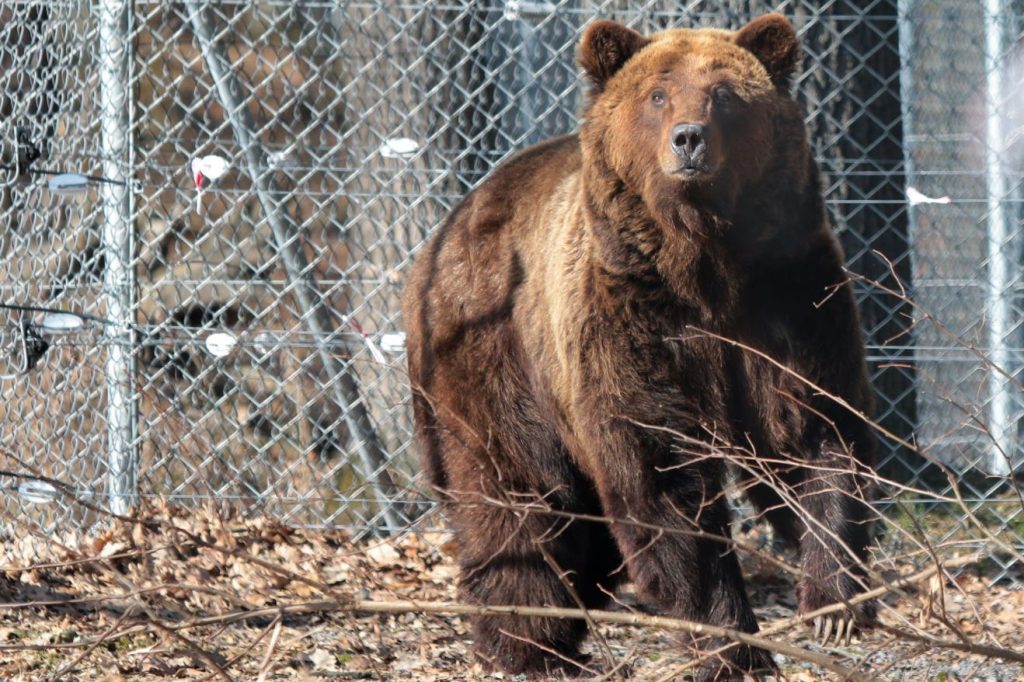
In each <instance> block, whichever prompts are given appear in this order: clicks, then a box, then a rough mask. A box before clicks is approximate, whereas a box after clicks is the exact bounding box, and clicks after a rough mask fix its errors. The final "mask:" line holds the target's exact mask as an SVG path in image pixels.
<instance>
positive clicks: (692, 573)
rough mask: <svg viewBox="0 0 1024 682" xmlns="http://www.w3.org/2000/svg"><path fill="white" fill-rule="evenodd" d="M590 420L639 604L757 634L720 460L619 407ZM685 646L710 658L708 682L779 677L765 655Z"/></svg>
mask: <svg viewBox="0 0 1024 682" xmlns="http://www.w3.org/2000/svg"><path fill="white" fill-rule="evenodd" d="M637 404H639V405H642V404H643V402H640V403H637ZM591 414H592V418H590V417H588V419H587V421H589V422H590V423H591V424H592V425H593V426H594V429H593V431H592V432H591V434H590V437H589V438H587V439H586V440H587V442H586V447H587V448H588V449H589V452H590V461H591V464H592V466H591V469H592V472H591V475H592V476H593V478H594V480H595V482H596V484H597V488H598V493H599V496H600V500H601V504H602V507H603V511H604V513H605V515H606V516H608V517H609V519H611V521H610V525H611V530H612V535H613V536H614V538H615V540H616V542H617V544H618V546H619V549H620V551H621V554H622V556H623V557H625V563H626V567H627V569H628V572H629V576H630V578H631V579H632V580H633V582H634V584H635V585H636V589H637V592H638V595H639V596H640V597H641V599H643V600H644V601H646V602H648V603H650V604H652V605H653V606H655V607H657V608H659V609H661V610H662V611H663V612H665V613H667V614H669V615H672V616H675V617H679V618H684V619H688V620H694V621H698V622H703V623H709V624H713V625H719V626H722V627H727V628H731V629H734V630H739V631H741V632H756V631H757V629H758V628H757V621H756V619H755V617H754V613H753V611H752V610H751V608H750V604H749V602H748V600H747V595H746V591H745V589H744V586H743V579H742V575H741V573H740V567H739V562H738V561H737V558H736V554H735V552H734V549H733V547H732V546H731V542H730V540H731V538H730V530H729V511H728V507H727V505H726V500H725V497H724V495H723V491H722V477H723V475H724V462H723V461H722V460H721V458H720V457H719V456H717V455H716V453H714V452H713V451H712V448H710V447H706V446H703V445H701V444H699V443H698V445H697V446H696V448H695V446H694V441H693V440H690V439H686V442H684V441H683V440H682V439H679V440H677V439H676V438H675V437H674V436H673V430H672V429H671V428H665V427H654V428H651V427H646V426H643V425H642V424H643V423H644V420H642V419H640V418H639V417H638V418H636V419H633V418H630V417H628V416H625V415H623V405H622V404H621V403H620V404H619V405H617V406H608V407H602V408H598V409H597V410H596V411H595V412H593V413H591ZM648 416H650V415H648ZM689 431H690V432H691V434H687V435H692V432H693V431H694V429H692V428H691V429H689ZM680 433H682V432H680ZM695 450H696V451H695ZM684 643H685V644H686V645H688V646H693V647H694V648H695V649H696V650H697V653H699V655H701V656H703V657H706V660H705V661H704V662H703V663H702V664H701V667H700V669H699V672H698V676H697V679H698V680H700V681H701V682H707V681H711V680H729V679H739V678H741V677H742V676H743V675H744V674H758V673H761V674H764V673H769V672H772V671H774V670H775V665H774V663H773V661H772V659H771V656H770V655H769V654H768V652H766V651H764V650H762V649H757V648H754V647H750V646H745V645H741V646H735V645H733V646H730V645H732V644H733V642H732V641H731V640H728V639H718V638H694V637H686V638H684ZM719 650H721V651H719Z"/></svg>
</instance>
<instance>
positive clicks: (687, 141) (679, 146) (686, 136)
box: [672, 123, 707, 165]
mask: <svg viewBox="0 0 1024 682" xmlns="http://www.w3.org/2000/svg"><path fill="white" fill-rule="evenodd" d="M706 149H707V129H706V128H705V127H704V126H702V125H700V124H697V123H680V124H679V125H677V126H675V127H674V128H672V151H674V152H675V153H676V156H678V157H679V158H680V159H682V160H683V161H684V162H686V161H688V162H689V164H690V165H693V164H695V163H697V161H698V160H699V159H700V157H701V156H703V154H704V151H705V150H706Z"/></svg>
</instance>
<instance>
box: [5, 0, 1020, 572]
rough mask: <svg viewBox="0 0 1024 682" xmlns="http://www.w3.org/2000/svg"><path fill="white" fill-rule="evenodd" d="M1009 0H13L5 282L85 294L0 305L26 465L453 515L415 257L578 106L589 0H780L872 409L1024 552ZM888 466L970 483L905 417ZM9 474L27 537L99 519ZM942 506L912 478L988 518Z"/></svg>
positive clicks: (184, 499)
mask: <svg viewBox="0 0 1024 682" xmlns="http://www.w3.org/2000/svg"><path fill="white" fill-rule="evenodd" d="M1018 5H1019V3H1018V2H1017V1H1016V0H1012V1H1011V0H984V1H981V0H979V2H967V3H965V2H961V1H960V0H899V1H898V2H897V0H878V1H876V2H854V1H853V0H836V1H832V2H816V1H811V0H806V1H805V0H787V1H784V2H775V3H771V2H764V1H762V0H704V1H689V2H682V1H671V2H670V1H668V0H648V1H646V2H643V1H631V2H626V1H624V0H559V1H554V0H553V1H550V2H531V1H527V0H506V1H504V2H500V1H498V0H487V1H481V2H474V1H472V0H447V1H431V0H418V1H414V0H390V1H383V2H380V1H378V2H358V1H349V2H333V1H332V2H326V1H323V2H318V1H314V0H301V1H298V2H292V1H288V2H285V1H263V2H259V1H250V0H245V1H242V0H238V1H234V0H222V1H219V2H201V1H200V0H191V1H185V2H178V1H173V2H172V1H170V0H163V1H159V2H156V1H146V0H136V1H133V2H127V1H122V0H103V1H99V0H91V1H88V2H87V1H85V0H80V1H75V0H62V1H59V2H37V1H18V0H4V1H2V2H0V81H2V83H3V91H2V94H0V124H2V128H0V163H2V164H3V166H2V169H0V217H2V220H3V228H2V231H0V289H2V291H3V301H4V302H5V303H8V304H19V305H23V306H29V307H38V308H48V309H53V310H66V311H73V312H75V313H79V314H81V315H80V316H78V317H69V316H66V315H60V314H55V313H53V312H46V311H26V310H6V311H3V312H2V313H0V320H2V323H3V324H2V327H0V349H2V356H0V362H2V364H3V367H0V372H2V376H0V390H2V392H3V400H2V403H0V411H2V414H0V447H2V448H3V451H4V457H5V459H7V460H9V461H8V463H7V464H5V465H4V466H3V467H2V468H4V469H5V470H8V474H9V473H16V472H23V473H24V472H35V473H38V474H43V475H45V476H50V477H53V478H55V479H59V480H60V481H63V482H65V483H66V484H68V485H69V486H70V487H71V488H72V489H73V490H74V492H75V493H76V495H78V496H79V497H81V498H84V499H88V500H91V501H93V502H95V503H96V504H98V505H100V506H107V507H110V508H112V509H115V510H116V509H124V508H126V506H127V505H130V504H133V503H135V502H137V501H139V500H141V499H146V498H150V497H154V498H161V499H167V500H171V501H173V502H175V503H177V504H183V505H190V506H199V505H205V504H209V503H211V502H215V503H217V504H221V505H231V506H234V507H237V508H238V509H239V510H243V511H245V512H246V513H254V514H255V513H260V514H270V515H273V516H276V517H278V518H280V519H281V520H283V521H285V522H287V523H291V524H299V525H307V526H314V527H327V526H333V527H346V528H351V529H353V530H356V531H379V530H388V529H391V530H394V529H399V528H404V527H406V526H408V525H409V524H413V523H419V524H420V526H421V527H422V526H423V525H424V524H431V523H438V522H439V519H437V518H436V517H433V516H431V515H430V514H429V512H430V510H431V509H432V507H431V505H430V502H429V496H428V495H426V494H425V490H424V487H423V485H422V484H421V482H420V480H419V475H418V467H417V465H416V458H415V453H414V444H413V442H412V439H411V418H410V413H409V410H408V405H407V397H408V393H409V390H408V386H407V382H406V380H405V374H404V364H405V363H404V345H403V344H404V336H403V334H402V324H401V320H400V318H399V306H398V296H399V293H400V291H401V288H402V284H403V277H404V271H405V268H406V266H407V265H408V264H409V263H410V262H411V259H412V258H413V257H414V255H415V253H416V250H417V248H418V247H419V246H420V245H421V244H422V243H423V242H424V240H425V239H426V238H427V236H428V235H429V234H430V233H431V231H432V230H433V229H435V228H436V227H437V226H438V225H439V223H440V221H442V220H443V219H444V217H445V215H446V214H447V212H448V211H449V210H450V209H451V208H452V207H453V206H454V204H455V203H456V202H457V201H458V199H459V198H460V197H461V196H463V195H464V194H465V193H466V192H467V191H468V190H469V189H471V188H472V187H474V186H475V185H476V184H477V183H478V182H479V181H480V180H481V179H482V178H483V177H484V176H485V175H486V174H487V173H488V171H489V170H490V169H492V168H493V167H494V166H495V165H496V164H498V163H500V162H501V161H502V160H503V159H504V158H506V157H507V156H508V155H509V154H510V153H512V152H513V151H514V150H516V149H520V148H522V147H524V146H526V145H529V144H531V143H534V142H537V141H539V140H541V139H544V138H547V137H550V136H552V135H556V134H560V133H563V132H567V131H571V130H573V129H574V127H575V125H576V122H577V117H578V113H579V109H580V100H581V92H582V87H583V86H582V83H581V79H580V76H579V72H578V69H577V67H576V66H575V64H574V49H575V45H576V43H577V42H578V40H579V37H580V34H581V31H582V28H583V26H584V25H585V24H586V23H587V22H588V21H590V20H591V19H593V18H595V17H607V18H613V19H617V20H620V21H623V22H625V23H627V24H629V25H631V26H633V27H635V28H637V29H639V30H641V31H644V32H650V31H655V30H658V29H662V28H666V27H670V26H726V27H737V26H739V25H741V24H742V23H743V22H745V21H747V20H749V19H750V18H752V17H753V16H756V15H757V14H760V13H762V12H764V11H768V10H776V11H781V12H783V13H785V14H786V15H787V16H789V17H790V18H791V19H792V20H793V21H794V23H795V25H796V26H797V27H798V29H799V32H800V35H801V38H802V41H803V45H804V50H805V58H804V62H803V69H802V71H801V73H800V75H799V77H798V79H797V83H796V92H797V95H798V97H799V98H800V99H801V101H802V102H803V103H804V104H805V106H806V111H807V121H808V124H809V128H810V132H811V136H812V142H813V144H814V148H815V150H816V152H817V156H818V157H819V161H820V163H821V166H822V170H823V172H824V174H825V178H826V182H825V187H826V193H827V199H828V207H829V210H830V212H831V217H832V219H833V221H834V224H835V225H836V228H837V229H838V230H839V233H840V235H841V238H842V240H843V245H844V247H845V250H846V254H847V257H848V260H849V266H850V269H851V271H852V272H853V273H854V275H855V276H856V277H858V278H863V279H858V280H857V282H856V291H857V296H858V301H859V302H860V305H861V310H862V314H863V322H864V328H865V334H866V338H867V339H868V344H869V348H868V351H869V361H870V364H871V369H872V378H873V381H874V385H875V387H876V389H877V394H878V403H879V411H878V415H877V416H878V419H879V421H880V423H881V424H882V425H883V426H884V427H885V428H886V429H887V430H888V431H890V432H891V433H892V434H894V435H895V436H897V437H898V438H901V439H905V440H907V441H911V442H914V443H916V444H917V446H918V448H919V449H921V450H923V451H924V452H926V453H928V454H929V455H931V456H932V457H934V458H936V459H937V460H939V461H941V462H943V463H945V464H947V465H949V466H950V467H952V469H953V471H955V472H956V473H957V474H958V475H959V476H960V478H959V481H958V482H959V484H960V486H961V488H960V492H961V494H962V495H963V497H964V499H965V502H966V504H968V505H969V507H970V508H971V509H972V510H973V511H974V512H975V513H976V514H978V515H979V517H980V518H983V519H984V520H985V521H986V522H987V523H989V524H991V526H992V527H993V529H994V530H996V531H997V532H999V533H1006V534H1008V535H1007V536H1008V537H1011V538H1012V541H1013V542H1014V543H1016V544H1017V545H1018V546H1020V545H1022V544H1024V509H1022V506H1021V504H1020V503H1019V498H1017V497H1016V488H1015V483H1014V477H1013V475H1012V474H1013V473H1014V470H1015V469H1018V468H1019V465H1020V463H1021V461H1022V458H1024V455H1022V447H1021V438H1022V433H1021V430H1022V428H1024V420H1022V413H1024V401H1022V398H1021V391H1020V379H1021V376H1022V372H1021V367H1022V366H1024V348H1022V346H1024V343H1022V331H1021V323H1022V321H1024V299H1022V286H1021V275H1022V256H1021V239H1020V233H1021V229H1020V226H1021V217H1022V216H1021V197H1020V195H1021V158H1022V157H1021V143H1020V140H1021V138H1022V137H1024V136H1022V135H1021V134H1020V131H1021V126H1022V125H1024V106H1022V100H1021V99H1020V94H1019V93H1020V91H1021V88H1020V85H1021V80H1022V77H1024V70H1022V68H1021V64H1022V61H1021V55H1020V50H1019V48H1018V43H1019V42H1020V39H1021V37H1022V35H1024V26H1022V23H1021V21H1022V14H1021V13H1020V10H1021V8H1020V7H1019V6H1018ZM35 157H38V158H35ZM208 157H218V158H219V159H223V160H224V161H225V162H226V169H218V167H217V163H216V159H215V160H214V161H210V160H209V158H208ZM218 170H223V171H224V172H223V173H222V174H221V173H218ZM196 171H200V172H201V173H202V175H203V177H201V178H198V179H197V175H196ZM83 176H84V177H83ZM197 183H198V186H197ZM908 193H909V196H910V199H908ZM947 195H948V196H949V197H950V202H949V203H933V202H931V201H929V200H928V199H929V198H941V197H943V196H947ZM901 292H906V295H905V296H904V295H902V294H901ZM988 359H991V360H992V361H994V362H995V363H996V365H998V369H995V368H993V366H992V364H991V363H990V362H989V361H988ZM881 466H882V470H883V472H884V473H885V475H887V476H889V477H891V478H893V479H895V480H897V481H900V482H904V483H908V484H910V485H911V486H913V487H915V488H917V489H920V490H922V491H932V492H933V493H935V494H936V495H937V496H938V497H943V496H948V495H949V494H950V493H951V487H950V482H949V479H948V478H947V477H946V476H945V475H943V474H942V473H941V472H940V471H939V469H938V468H937V467H935V466H933V465H930V464H929V463H928V461H927V460H926V459H925V458H922V457H921V456H920V455H918V454H915V453H913V452H910V451H908V450H907V449H906V448H901V447H900V446H899V445H898V444H897V443H896V442H895V441H890V442H888V443H886V447H885V450H884V453H883V457H882V464H881ZM0 485H2V494H0V504H2V506H3V508H4V510H5V512H7V514H6V515H5V518H7V519H8V521H5V524H6V527H5V528H4V532H5V533H6V534H7V535H8V536H10V537H13V538H17V537H19V533H20V531H19V527H20V525H21V524H42V526H43V527H58V526H64V527H72V528H77V529H84V528H87V527H88V526H89V524H92V523H94V522H95V520H96V519H95V518H93V517H92V516H91V515H89V514H83V513H82V511H81V509H80V508H78V507H75V506H73V505H71V504H69V503H68V502H67V501H66V500H65V498H63V497H62V496H60V495H57V494H55V493H54V491H53V489H52V488H51V487H50V486H48V485H46V484H44V483H40V482H38V481H36V482H32V481H26V480H25V479H21V478H18V477H16V476H11V475H6V474H5V475H4V476H3V477H2V478H0ZM936 499H937V498H936V497H933V496H926V495H922V496H920V499H916V498H915V496H909V497H907V496H906V495H904V499H902V500H901V502H902V503H903V505H904V506H903V508H904V509H905V508H907V505H909V506H910V507H911V508H913V509H916V510H917V511H918V512H920V513H933V512H936V513H937V512H941V513H943V514H946V515H948V517H949V519H950V522H949V523H948V524H947V525H945V526H942V528H943V530H942V531H941V532H940V535H947V536H950V535H952V534H954V533H956V532H960V531H963V530H964V526H965V521H964V518H963V517H962V516H961V515H959V514H958V512H957V510H956V508H955V507H954V506H953V505H951V504H947V503H942V502H938V501H936ZM1015 500H1016V503H1015ZM11 519H13V521H11ZM994 560H995V561H996V562H999V566H1000V570H999V576H1000V577H1001V576H1003V575H1009V576H1012V575H1016V573H1015V572H1014V567H1013V566H1012V564H1011V562H1010V561H1009V560H1007V559H1001V558H999V557H998V556H997V557H994ZM1018 568H1019V567H1018Z"/></svg>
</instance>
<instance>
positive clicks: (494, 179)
mask: <svg viewBox="0 0 1024 682" xmlns="http://www.w3.org/2000/svg"><path fill="white" fill-rule="evenodd" d="M580 164H581V154H580V146H579V139H578V137H577V136H575V135H566V136H563V137H558V138H554V139H551V140H547V141H545V142H541V143H540V144H537V145H534V146H532V147H529V148H528V149H525V150H523V151H522V152H519V153H518V154H516V155H514V156H513V157H512V158H510V159H508V160H507V161H505V162H504V163H502V164H501V165H499V166H498V167H497V168H495V169H494V171H492V173H491V174H490V176H489V177H488V178H487V179H486V180H484V182H483V183H481V184H480V185H479V186H478V187H476V188H475V189H474V190H473V191H472V192H470V193H469V194H468V195H467V196H466V197H465V198H464V199H463V200H462V201H461V202H460V203H459V205H458V206H457V207H456V208H455V209H454V210H453V211H452V213H451V215H450V216H449V218H448V219H447V220H446V221H445V223H444V225H442V227H441V228H440V229H439V230H438V231H437V232H436V233H435V234H434V235H433V236H432V237H431V239H430V241H429V242H428V243H427V245H426V246H425V247H424V248H423V250H422V252H421V253H420V254H419V255H418V256H417V258H416V261H415V263H414V264H413V266H412V268H411V270H410V276H409V284H408V286H407V288H406V292H405V295H404V305H403V315H404V321H405V325H406V328H407V332H408V333H409V335H410V337H421V336H422V335H423V331H424V330H422V329H421V326H422V325H423V324H424V323H426V322H427V321H428V320H429V324H430V327H431V328H430V330H429V333H430V336H431V337H432V339H433V340H434V342H435V343H436V342H438V341H439V340H440V339H441V338H442V337H444V336H445V330H448V329H453V328H454V327H456V326H458V325H462V324H464V323H466V322H467V321H471V320H473V319H480V318H484V317H487V316H494V315H496V314H497V313H498V312H499V311H501V310H505V311H506V312H508V311H510V309H511V306H512V303H513V298H514V297H515V296H516V293H517V290H518V289H519V287H520V285H521V284H522V283H523V282H524V280H525V279H526V278H527V272H526V270H527V268H531V267H536V265H539V262H540V261H538V259H537V258H536V257H535V253H537V252H543V251H544V249H545V248H546V245H545V242H546V233H547V232H548V231H550V229H551V227H552V226H551V224H550V223H551V220H552V216H554V217H555V219H557V217H558V216H560V215H561V214H562V213H563V212H564V207H563V206H561V205H560V204H562V203H563V202H565V201H566V200H571V197H566V196H564V195H565V194H566V192H567V190H566V188H567V187H569V186H571V185H572V184H573V183H571V179H572V178H573V177H574V176H575V175H577V174H578V173H579V170H580Z"/></svg>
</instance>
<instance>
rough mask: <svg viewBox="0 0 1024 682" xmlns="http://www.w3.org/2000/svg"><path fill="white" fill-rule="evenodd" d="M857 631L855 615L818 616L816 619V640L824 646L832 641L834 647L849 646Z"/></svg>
mask: <svg viewBox="0 0 1024 682" xmlns="http://www.w3.org/2000/svg"><path fill="white" fill-rule="evenodd" d="M855 630H857V627H856V619H855V618H854V616H853V614H848V613H847V614H837V615H828V616H818V617H817V618H815V619H814V638H815V639H816V640H818V642H819V643H820V644H821V645H822V646H828V645H829V642H830V641H831V642H832V644H833V645H834V646H849V645H850V640H852V639H853V633H854V631H855Z"/></svg>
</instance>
